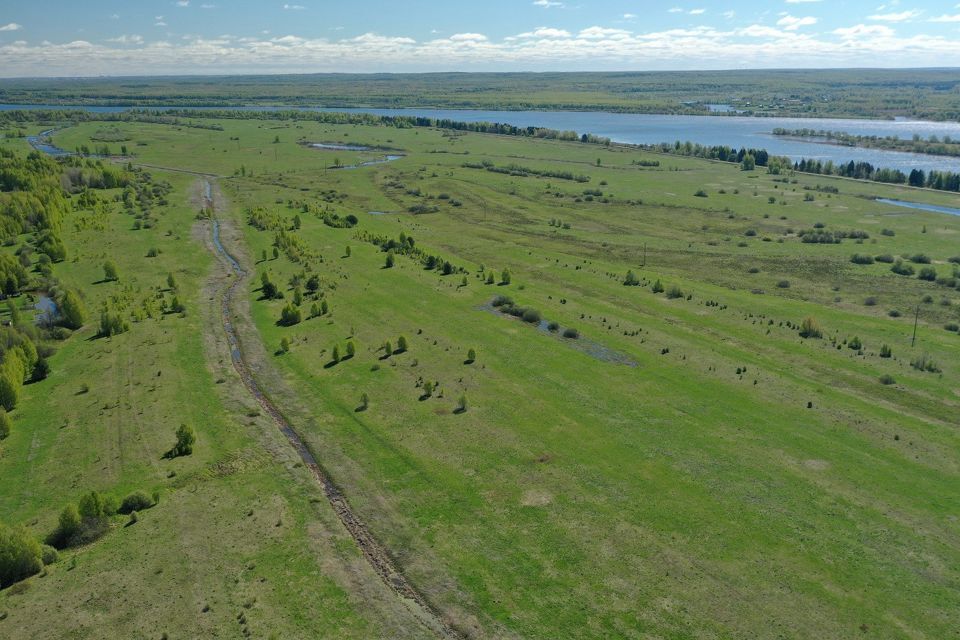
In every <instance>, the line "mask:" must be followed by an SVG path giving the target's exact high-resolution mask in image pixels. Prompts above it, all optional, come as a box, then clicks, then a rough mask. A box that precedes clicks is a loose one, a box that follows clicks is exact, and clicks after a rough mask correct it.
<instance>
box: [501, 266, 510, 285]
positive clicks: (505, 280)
mask: <svg viewBox="0 0 960 640" xmlns="http://www.w3.org/2000/svg"><path fill="white" fill-rule="evenodd" d="M510 280H511V278H510V270H509V269H504V270H503V273H501V274H500V284H510Z"/></svg>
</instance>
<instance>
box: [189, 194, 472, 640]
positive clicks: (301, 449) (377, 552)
mask: <svg viewBox="0 0 960 640" xmlns="http://www.w3.org/2000/svg"><path fill="white" fill-rule="evenodd" d="M203 189H204V192H203V200H204V208H205V209H207V210H208V211H210V212H211V215H214V218H213V246H214V248H215V251H216V254H217V256H218V258H220V259H221V260H222V261H223V262H225V263H226V264H227V266H228V267H229V269H230V271H231V272H232V273H233V275H234V276H236V277H235V279H234V282H233V283H232V284H231V285H229V286H228V287H227V288H226V289H225V290H223V293H222V297H221V302H220V315H221V319H222V321H223V329H224V332H225V333H226V335H227V341H228V343H229V345H230V358H231V360H232V361H233V368H234V369H235V370H236V372H237V374H238V375H239V376H240V379H241V380H242V381H243V385H244V387H246V389H247V391H248V392H249V393H250V395H251V396H253V398H254V399H255V400H256V401H257V404H258V405H259V406H260V408H261V409H262V410H263V411H264V412H266V413H267V415H269V416H270V417H271V418H272V419H273V421H274V423H275V424H276V425H277V428H279V429H280V431H281V432H282V433H283V435H284V436H286V438H287V441H288V442H289V443H290V445H291V446H292V447H293V448H294V449H295V450H296V451H297V454H298V455H299V456H300V459H301V460H302V461H303V464H304V465H306V467H307V468H308V469H309V470H310V472H311V473H312V474H313V477H314V478H315V479H316V481H317V482H318V483H319V484H320V486H321V488H322V489H323V493H324V495H326V497H327V500H328V501H329V503H330V506H331V507H333V510H334V512H335V513H336V514H337V517H338V518H339V519H340V522H341V523H343V526H344V527H345V528H346V530H347V531H348V532H349V533H350V535H351V537H352V538H353V540H354V542H356V544H357V546H358V547H359V548H360V551H361V553H363V556H364V558H366V560H367V562H368V563H369V564H370V566H371V567H372V568H373V570H374V571H375V572H376V573H377V575H378V576H380V579H381V580H382V581H383V582H384V584H386V585H387V587H389V588H390V589H391V590H392V591H393V592H394V593H396V594H397V595H398V596H400V598H401V599H402V600H403V601H404V604H405V605H407V607H408V609H410V611H411V612H412V613H413V614H414V615H415V616H416V617H417V618H418V620H419V621H420V622H421V623H423V624H424V625H425V626H426V627H427V628H429V629H430V630H431V631H433V632H434V634H436V635H437V636H438V637H440V638H462V637H463V636H462V635H461V634H459V633H458V632H457V631H455V630H454V629H453V628H451V627H450V626H449V625H448V624H447V623H446V622H444V621H443V619H442V617H441V616H440V614H439V613H438V612H437V611H436V610H435V609H434V608H433V607H432V606H430V604H429V603H428V602H427V601H426V599H425V598H424V597H423V596H422V595H421V594H420V593H419V592H418V591H417V590H416V589H415V588H414V587H413V585H411V584H410V582H409V581H408V580H407V578H406V576H404V575H403V574H402V573H401V572H400V571H399V570H398V569H397V567H396V566H395V565H394V563H393V561H392V560H391V559H390V555H389V554H388V553H387V550H386V549H385V548H384V547H383V546H381V545H380V544H379V543H378V542H377V540H376V539H375V538H374V537H373V535H372V534H371V533H370V531H369V530H368V529H367V527H366V525H365V524H364V523H363V521H362V520H360V518H359V517H358V516H357V514H356V513H355V512H354V511H353V509H352V508H351V507H350V504H349V502H348V501H347V498H346V496H345V495H344V494H343V492H342V491H341V490H340V489H339V487H337V486H336V485H335V484H334V483H333V481H332V480H331V479H330V477H329V476H328V475H327V474H326V472H324V470H323V468H322V467H321V466H320V464H319V463H318V462H317V460H316V458H315V457H314V455H313V453H311V451H310V449H309V448H308V447H307V445H306V444H305V443H304V441H303V439H302V438H301V437H300V436H299V434H297V432H296V430H295V429H294V428H293V426H292V425H291V424H290V422H289V421H288V420H287V419H286V418H285V417H284V416H283V414H282V413H281V412H280V411H279V410H278V409H277V408H276V407H275V406H274V404H273V402H271V400H270V399H269V398H268V397H267V395H266V394H265V393H264V392H263V390H262V389H261V388H260V386H259V384H258V383H257V381H256V380H255V379H254V376H253V374H252V372H251V369H250V367H249V366H248V365H247V363H246V361H245V360H244V358H243V349H242V348H241V345H240V338H239V335H238V333H237V330H236V328H235V327H234V323H233V320H232V315H233V314H232V310H231V309H232V302H233V299H234V295H235V294H236V292H237V291H238V290H239V289H240V287H241V286H242V285H243V284H244V283H245V282H246V281H247V276H248V275H249V273H248V272H247V270H246V269H244V268H243V266H242V265H241V264H240V262H239V261H238V260H237V259H236V258H234V257H233V256H232V255H231V254H230V253H229V252H228V251H227V250H226V249H225V248H224V246H223V244H222V242H221V241H220V221H219V220H217V219H216V217H215V214H214V213H213V212H214V211H215V209H214V197H213V187H212V184H211V182H210V180H208V179H204V180H203Z"/></svg>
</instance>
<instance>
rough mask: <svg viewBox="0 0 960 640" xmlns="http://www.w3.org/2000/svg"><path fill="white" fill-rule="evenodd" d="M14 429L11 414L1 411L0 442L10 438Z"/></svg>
mask: <svg viewBox="0 0 960 640" xmlns="http://www.w3.org/2000/svg"><path fill="white" fill-rule="evenodd" d="M12 429H13V420H11V419H10V414H9V413H7V412H6V411H5V410H3V409H0V440H3V439H4V438H6V437H8V436H9V435H10V431H11V430H12Z"/></svg>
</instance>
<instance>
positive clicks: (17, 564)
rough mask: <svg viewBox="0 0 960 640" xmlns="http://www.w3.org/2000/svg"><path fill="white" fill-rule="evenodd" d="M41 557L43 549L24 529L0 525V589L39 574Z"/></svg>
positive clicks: (41, 566) (41, 565)
mask: <svg viewBox="0 0 960 640" xmlns="http://www.w3.org/2000/svg"><path fill="white" fill-rule="evenodd" d="M43 556H44V554H43V548H42V547H41V546H40V543H39V542H38V541H37V540H36V539H35V538H34V537H33V536H32V535H31V534H30V532H29V531H28V530H27V528H26V527H22V526H19V527H8V526H6V525H5V524H2V523H0V589H5V588H6V587H9V586H10V585H12V584H14V583H16V582H19V581H21V580H23V579H24V578H29V577H30V576H32V575H34V574H36V573H39V572H40V570H41V569H42V568H43Z"/></svg>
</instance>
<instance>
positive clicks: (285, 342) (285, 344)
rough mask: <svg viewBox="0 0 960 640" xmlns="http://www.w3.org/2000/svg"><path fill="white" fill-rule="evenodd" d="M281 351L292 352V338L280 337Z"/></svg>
mask: <svg viewBox="0 0 960 640" xmlns="http://www.w3.org/2000/svg"><path fill="white" fill-rule="evenodd" d="M280 353H290V338H287V337H283V338H280Z"/></svg>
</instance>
